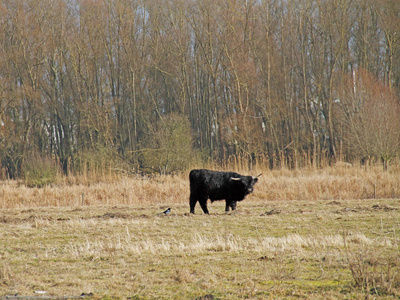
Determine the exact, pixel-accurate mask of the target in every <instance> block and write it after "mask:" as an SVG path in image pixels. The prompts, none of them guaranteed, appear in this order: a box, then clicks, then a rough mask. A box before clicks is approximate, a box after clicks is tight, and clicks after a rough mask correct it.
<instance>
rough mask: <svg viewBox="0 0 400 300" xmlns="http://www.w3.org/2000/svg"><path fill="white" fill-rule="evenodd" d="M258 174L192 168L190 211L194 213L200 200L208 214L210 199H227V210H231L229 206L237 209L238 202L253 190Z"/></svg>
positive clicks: (190, 175) (190, 176)
mask: <svg viewBox="0 0 400 300" xmlns="http://www.w3.org/2000/svg"><path fill="white" fill-rule="evenodd" d="M260 175H261V174H260ZM260 175H258V176H260ZM258 176H257V177H253V176H242V175H240V174H238V173H235V172H218V171H211V170H206V169H200V170H192V171H191V172H190V174H189V181H190V212H191V213H192V214H194V207H195V206H196V203H197V201H199V203H200V206H201V208H202V209H203V211H204V213H205V214H208V213H209V212H208V209H207V200H208V199H210V200H211V202H213V201H216V200H224V199H225V202H226V206H225V211H229V207H230V208H231V209H232V210H235V209H236V202H237V201H242V200H243V199H244V197H246V195H248V194H250V193H251V192H253V189H254V184H255V183H256V182H257V180H258Z"/></svg>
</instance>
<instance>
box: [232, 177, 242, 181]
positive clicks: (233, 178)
mask: <svg viewBox="0 0 400 300" xmlns="http://www.w3.org/2000/svg"><path fill="white" fill-rule="evenodd" d="M231 179H232V180H236V181H240V180H241V178H235V177H231Z"/></svg>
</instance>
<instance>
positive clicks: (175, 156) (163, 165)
mask: <svg viewBox="0 0 400 300" xmlns="http://www.w3.org/2000/svg"><path fill="white" fill-rule="evenodd" d="M148 132H149V134H148V138H147V140H146V141H144V143H143V144H144V145H143V146H144V147H143V149H144V150H142V153H141V156H140V160H141V164H142V167H144V169H145V170H147V171H150V172H156V173H160V174H171V173H174V172H178V171H182V170H185V169H187V168H188V167H189V165H190V164H191V163H193V161H194V160H196V159H197V155H196V153H195V151H194V149H193V138H192V133H191V129H190V122H189V120H188V119H187V118H185V117H183V116H180V115H177V114H171V115H169V116H167V117H164V118H163V119H161V120H160V121H159V122H157V123H156V124H149V125H148Z"/></svg>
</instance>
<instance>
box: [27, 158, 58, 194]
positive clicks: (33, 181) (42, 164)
mask: <svg viewBox="0 0 400 300" xmlns="http://www.w3.org/2000/svg"><path fill="white" fill-rule="evenodd" d="M60 173H61V170H60V165H59V164H58V163H57V162H56V161H55V160H54V159H52V158H50V157H44V156H41V155H39V154H30V155H28V156H27V157H25V158H24V162H23V179H24V180H25V184H26V185H27V186H28V187H39V188H40V187H44V186H46V185H52V184H54V183H55V182H56V181H57V178H58V175H59V174H60Z"/></svg>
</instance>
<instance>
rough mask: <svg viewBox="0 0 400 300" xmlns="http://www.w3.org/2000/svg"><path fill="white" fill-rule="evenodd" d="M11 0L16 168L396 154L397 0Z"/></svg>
mask: <svg viewBox="0 0 400 300" xmlns="http://www.w3.org/2000/svg"><path fill="white" fill-rule="evenodd" d="M0 3H1V4H0V45H1V46H0V117H1V125H2V129H1V133H0V156H1V162H2V166H3V168H4V170H6V171H7V173H8V174H9V176H12V177H17V176H20V175H21V174H22V173H23V171H24V164H27V162H28V161H32V160H33V159H34V160H36V161H37V160H40V159H43V158H51V159H52V160H55V161H58V162H59V163H60V165H61V166H62V168H63V170H64V171H65V172H68V171H69V170H77V171H79V168H82V165H83V164H85V163H86V161H88V160H93V159H95V158H98V160H99V161H104V160H107V161H113V162H115V164H116V165H118V166H119V167H121V166H122V167H123V166H128V168H130V169H133V170H135V171H139V170H153V171H157V172H162V173H165V172H172V171H175V170H177V169H179V168H182V167H184V166H185V165H186V164H188V163H189V162H191V161H192V160H193V159H195V158H196V157H199V156H201V157H202V158H203V159H204V158H205V159H211V160H213V161H216V162H224V161H226V160H227V159H229V158H230V157H232V156H235V155H240V156H241V157H243V158H245V159H248V160H249V161H250V162H251V161H252V160H254V159H260V160H263V162H264V163H266V164H268V165H269V167H277V166H281V165H283V164H284V165H288V166H290V167H297V166H302V165H305V164H310V165H313V166H318V165H319V164H320V162H321V160H325V161H326V160H329V161H335V160H349V161H350V160H353V159H355V158H360V159H361V158H364V159H371V158H380V159H382V161H383V162H385V164H387V162H388V161H390V159H391V158H393V157H394V156H396V155H397V152H398V149H399V132H400V126H399V124H400V118H399V116H400V114H399V107H398V105H399V104H398V87H399V85H400V41H399V38H400V14H399V13H400V2H399V1H396V0H381V1H376V0H332V1H326V0H298V1H284V0H269V1H268V0H265V1H256V0H242V1H237V0H236V1H235V0H226V1H211V0H201V1H200V0H190V1H186V0H154V1H145V0H96V1H95V0H41V1H37V0H16V1H14V0H13V1H9V0H2V1H0ZM378 112H379V113H378ZM195 153H197V154H195ZM39 158H40V159H39Z"/></svg>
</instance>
